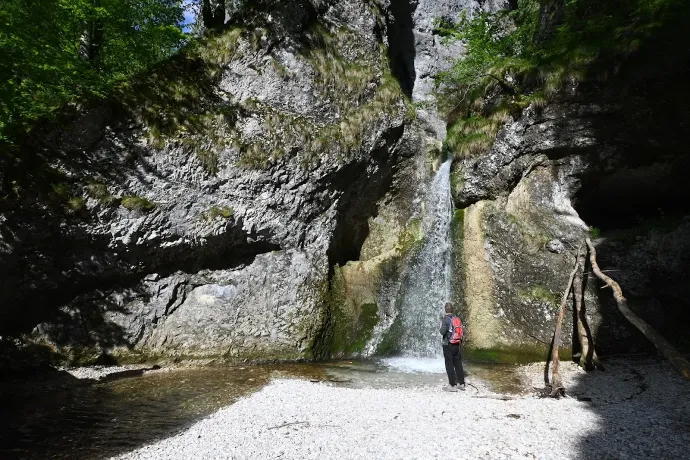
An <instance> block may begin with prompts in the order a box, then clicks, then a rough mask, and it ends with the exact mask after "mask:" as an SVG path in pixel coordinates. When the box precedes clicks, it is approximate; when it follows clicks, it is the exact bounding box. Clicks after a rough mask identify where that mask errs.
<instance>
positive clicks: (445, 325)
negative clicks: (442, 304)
mask: <svg viewBox="0 0 690 460" xmlns="http://www.w3.org/2000/svg"><path fill="white" fill-rule="evenodd" d="M453 316H455V315H453V314H452V313H446V316H444V317H443V319H442V320H441V328H440V329H439V330H438V331H439V332H440V333H441V337H442V339H441V345H449V344H450V342H448V340H449V339H450V334H449V333H448V331H449V330H450V322H451V319H452V318H453Z"/></svg>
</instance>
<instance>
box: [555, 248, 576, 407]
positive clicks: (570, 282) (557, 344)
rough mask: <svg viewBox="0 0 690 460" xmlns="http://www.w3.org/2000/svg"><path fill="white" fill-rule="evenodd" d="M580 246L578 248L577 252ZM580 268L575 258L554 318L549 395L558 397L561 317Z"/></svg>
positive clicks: (560, 391) (562, 391)
mask: <svg viewBox="0 0 690 460" xmlns="http://www.w3.org/2000/svg"><path fill="white" fill-rule="evenodd" d="M581 249H582V247H580V248H578V250H577V252H578V253H579V252H580V250H581ZM579 269H580V264H579V260H578V259H577V258H575V268H574V269H573V271H572V272H571V273H570V278H569V279H568V285H567V286H566V287H565V290H564V291H563V297H562V298H561V307H560V309H559V310H558V317H557V318H556V329H555V330H554V333H553V344H552V345H551V392H550V393H549V396H551V397H558V396H565V387H564V386H563V382H561V374H560V373H559V372H558V367H559V364H560V359H559V357H558V349H559V347H560V345H561V330H562V329H563V317H564V316H565V307H566V305H567V304H568V296H569V295H570V291H571V290H572V287H573V279H575V274H576V273H577V272H578V270H579Z"/></svg>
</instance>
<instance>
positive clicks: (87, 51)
mask: <svg viewBox="0 0 690 460" xmlns="http://www.w3.org/2000/svg"><path fill="white" fill-rule="evenodd" d="M102 47H103V21H101V20H100V19H94V20H92V21H88V22H87V24H86V26H85V27H84V33H83V34H82V36H81V40H80V41H79V57H80V58H81V59H83V60H84V61H88V62H94V61H96V59H98V57H99V56H100V54H101V48H102Z"/></svg>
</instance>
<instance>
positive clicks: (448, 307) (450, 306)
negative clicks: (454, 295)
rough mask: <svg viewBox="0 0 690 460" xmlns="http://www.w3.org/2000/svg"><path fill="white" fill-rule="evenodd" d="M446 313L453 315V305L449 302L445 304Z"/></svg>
mask: <svg viewBox="0 0 690 460" xmlns="http://www.w3.org/2000/svg"><path fill="white" fill-rule="evenodd" d="M445 309H446V313H453V304H452V303H450V302H446V307H445Z"/></svg>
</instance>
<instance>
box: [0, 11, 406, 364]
mask: <svg viewBox="0 0 690 460" xmlns="http://www.w3.org/2000/svg"><path fill="white" fill-rule="evenodd" d="M379 14H380V12H379V11H378V10H377V9H376V8H370V7H369V6H368V4H367V3H366V2H364V3H360V2H357V1H353V2H333V3H332V4H329V3H323V4H319V5H318V6H317V7H314V6H313V5H312V4H311V3H309V2H303V3H299V2H298V3H294V4H291V5H289V7H288V6H286V5H281V4H280V3H277V4H276V6H275V8H274V10H273V11H270V15H268V16H262V18H263V20H264V22H261V21H259V22H258V23H259V25H260V27H259V28H257V29H255V30H242V29H234V28H229V29H228V30H227V31H225V32H224V33H223V34H221V35H218V36H210V37H208V38H206V39H205V44H204V45H202V47H201V48H199V49H198V50H191V51H189V52H188V53H183V54H182V55H181V56H178V57H177V58H174V59H173V60H172V61H171V62H170V63H167V64H164V65H163V66H162V67H161V69H159V70H158V71H156V72H154V73H153V74H151V75H147V76H143V77H142V81H141V82H135V83H133V85H132V87H131V89H128V88H125V89H123V90H122V93H121V94H120V96H119V97H118V98H117V100H111V101H104V102H96V103H91V104H89V105H87V106H85V107H84V108H82V109H80V113H79V114H77V115H76V116H75V115H71V116H68V117H67V119H66V122H65V125H64V126H65V127H64V128H62V129H59V130H56V129H55V128H54V127H51V126H48V127H46V128H44V133H43V135H42V137H40V136H37V137H36V139H35V140H33V142H27V146H26V150H27V152H28V154H32V155H34V156H36V157H37V158H39V159H41V161H44V162H45V164H44V166H45V167H46V169H48V170H50V171H51V172H52V173H54V175H56V176H58V177H60V178H61V179H60V184H62V185H59V186H58V185H55V184H50V185H51V187H52V189H56V188H60V187H62V188H63V189H66V192H65V193H63V195H67V196H65V197H61V196H56V195H55V193H54V190H52V191H51V190H49V191H48V192H46V194H43V195H41V194H37V195H35V196H32V197H28V196H27V197H26V198H25V200H26V201H25V202H24V203H18V204H17V207H15V208H14V209H12V210H10V211H9V212H7V213H5V214H3V219H2V221H1V222H2V223H1V225H2V235H3V243H4V245H3V250H2V253H1V254H0V257H1V259H2V266H3V269H2V270H3V273H2V275H3V278H4V279H5V280H6V281H7V283H6V286H5V289H3V292H2V299H3V302H2V303H3V309H2V314H3V321H2V324H3V326H2V332H0V335H2V336H7V335H17V334H18V333H24V334H27V333H30V335H31V340H32V341H34V342H38V343H41V344H43V345H45V346H47V347H49V348H50V349H51V350H52V351H53V352H55V353H57V354H60V355H62V357H63V358H67V359H72V360H75V361H81V362H83V361H91V360H93V359H95V358H98V357H99V356H102V355H104V354H112V355H114V356H116V357H117V358H118V359H120V360H126V359H144V358H147V357H158V356H169V357H182V358H189V357H193V358H213V357H219V356H224V357H229V358H237V359H257V358H261V359H298V358H309V357H314V356H316V355H318V353H319V351H318V349H319V346H318V344H315V341H317V340H318V338H319V337H320V336H321V335H322V329H323V328H324V327H325V324H326V319H327V316H328V310H327V302H326V301H325V300H324V299H325V298H326V296H327V291H328V280H329V272H330V270H331V268H330V267H332V266H333V265H334V264H337V263H344V262H345V261H347V260H350V259H357V258H358V257H359V251H360V247H361V246H362V243H363V241H364V238H365V237H366V235H367V219H368V218H369V217H370V216H372V215H374V214H375V212H376V206H377V202H378V200H379V199H380V198H381V197H383V196H384V195H385V193H386V192H387V191H388V190H389V187H390V186H391V184H392V183H393V180H394V176H395V173H396V171H397V169H398V167H399V165H400V164H401V162H403V161H404V160H405V159H406V158H409V157H411V156H413V155H414V154H415V151H414V148H415V145H416V144H415V142H416V141H414V139H413V138H414V136H412V135H411V134H410V133H409V131H410V127H411V124H412V118H410V117H409V112H410V110H409V108H407V107H406V106H405V103H404V100H403V97H402V92H401V89H400V85H399V84H398V82H397V81H396V79H395V78H394V76H393V75H392V74H391V71H390V69H389V67H388V61H387V59H386V55H385V44H384V43H382V42H381V41H380V40H379V38H380V37H379V35H378V34H379V32H380V31H379V29H378V28H379V27H380V24H381V23H382V20H381V18H380V17H379ZM267 18H268V19H267ZM27 180H28V179H27ZM61 190H62V189H61ZM30 200H34V204H33V205H30V204H29V202H30ZM51 200H52V201H51ZM29 210H30V211H29ZM32 330H33V332H31V331H32Z"/></svg>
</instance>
